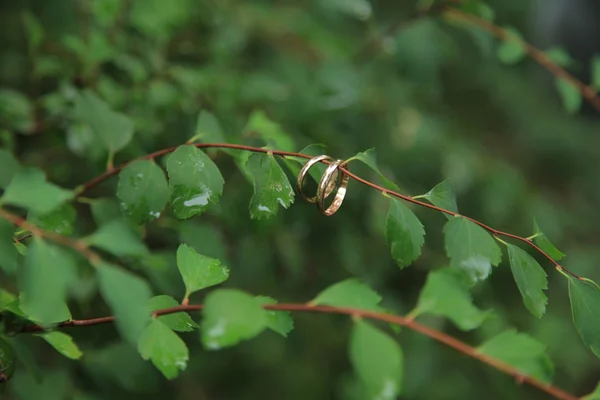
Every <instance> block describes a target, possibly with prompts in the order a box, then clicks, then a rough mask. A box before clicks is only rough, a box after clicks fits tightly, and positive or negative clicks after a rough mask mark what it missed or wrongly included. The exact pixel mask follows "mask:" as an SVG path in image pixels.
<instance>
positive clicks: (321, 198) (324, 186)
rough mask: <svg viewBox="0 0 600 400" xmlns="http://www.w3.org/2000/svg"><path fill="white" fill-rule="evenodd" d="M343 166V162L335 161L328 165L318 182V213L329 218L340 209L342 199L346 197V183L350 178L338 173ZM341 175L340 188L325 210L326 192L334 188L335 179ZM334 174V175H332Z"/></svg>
mask: <svg viewBox="0 0 600 400" xmlns="http://www.w3.org/2000/svg"><path fill="white" fill-rule="evenodd" d="M342 164H344V160H336V161H334V162H333V163H331V164H329V166H328V167H327V169H326V170H325V173H324V174H323V176H322V177H321V181H320V182H319V186H318V187H317V207H318V208H319V211H321V213H322V214H323V215H325V216H331V215H333V214H335V213H336V212H337V210H339V209H340V207H341V205H342V202H343V201H344V197H345V196H346V190H347V188H348V181H349V180H350V177H349V176H348V175H346V174H344V173H343V172H341V171H339V168H340V166H341V165H342ZM340 173H341V174H342V179H341V181H340V187H339V188H338V190H337V193H336V194H335V198H334V199H333V202H332V203H331V205H330V206H329V207H327V209H325V198H326V197H327V193H326V191H327V190H328V189H329V188H330V187H331V186H333V187H335V185H336V182H337V178H338V176H339V174H340ZM334 174H335V175H334Z"/></svg>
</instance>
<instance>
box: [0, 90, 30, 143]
mask: <svg viewBox="0 0 600 400" xmlns="http://www.w3.org/2000/svg"><path fill="white" fill-rule="evenodd" d="M33 116H34V114H33V104H32V102H31V100H29V98H28V97H27V96H26V95H24V94H23V93H21V92H17V91H15V90H9V89H0V122H2V125H3V126H4V127H7V128H9V129H11V130H16V131H18V132H22V133H30V132H31V131H32V130H33V128H34V126H35V121H34V118H33Z"/></svg>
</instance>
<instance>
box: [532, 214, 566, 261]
mask: <svg viewBox="0 0 600 400" xmlns="http://www.w3.org/2000/svg"><path fill="white" fill-rule="evenodd" d="M533 230H534V231H535V233H534V238H533V242H534V243H535V244H536V245H538V247H539V248H540V249H542V250H543V251H544V252H546V253H547V254H548V255H549V256H550V257H552V259H553V260H555V261H559V260H560V259H562V258H563V257H564V256H565V254H564V253H563V252H562V251H560V250H558V249H557V248H556V246H554V244H552V242H551V241H550V240H549V239H548V237H547V236H546V234H544V232H542V230H541V229H540V227H539V226H538V223H537V221H536V220H535V219H534V220H533Z"/></svg>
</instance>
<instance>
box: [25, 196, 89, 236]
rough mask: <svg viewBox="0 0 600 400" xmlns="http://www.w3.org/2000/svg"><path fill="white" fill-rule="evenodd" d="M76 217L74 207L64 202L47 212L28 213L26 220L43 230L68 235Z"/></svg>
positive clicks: (71, 231) (71, 230)
mask: <svg viewBox="0 0 600 400" xmlns="http://www.w3.org/2000/svg"><path fill="white" fill-rule="evenodd" d="M76 217H77V212H76V211H75V207H73V206H72V205H71V204H68V203H65V204H63V205H61V206H59V207H58V208H55V209H54V210H52V211H50V212H49V213H47V214H43V215H38V214H30V215H28V216H27V220H28V221H29V222H31V223H32V224H34V225H35V226H37V227H38V228H41V229H43V230H45V231H50V232H54V233H58V234H60V235H70V234H71V233H73V223H74V222H75V218H76Z"/></svg>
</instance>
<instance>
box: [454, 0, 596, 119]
mask: <svg viewBox="0 0 600 400" xmlns="http://www.w3.org/2000/svg"><path fill="white" fill-rule="evenodd" d="M443 15H444V16H445V17H447V18H448V19H451V20H454V21H458V22H461V23H464V24H467V25H472V26H475V27H477V28H479V29H482V30H484V31H487V32H489V33H491V34H492V35H493V36H495V37H496V38H498V39H500V40H507V39H509V38H510V40H516V41H518V42H519V43H520V44H521V45H522V46H523V48H524V49H525V52H526V54H527V56H528V57H529V58H531V59H532V60H533V61H535V62H536V63H538V64H539V65H541V66H542V67H543V68H545V69H546V70H547V71H548V72H550V73H551V74H552V75H554V76H555V77H557V78H561V79H564V80H565V81H567V82H569V83H571V84H572V85H573V86H575V87H576V88H577V90H578V91H579V93H581V95H582V96H583V98H584V99H586V100H587V102H588V103H590V104H591V105H592V106H593V107H594V108H595V109H596V110H597V111H599V112H600V98H599V97H598V95H597V94H596V91H595V90H594V89H592V88H591V87H590V86H589V85H586V84H585V83H583V82H582V81H580V80H579V79H577V78H575V77H574V76H573V75H571V74H570V73H568V72H567V71H565V69H563V68H562V67H561V66H559V65H558V64H556V63H555V62H554V61H552V60H551V59H550V57H548V56H547V55H546V53H544V52H543V51H542V50H540V49H538V48H537V47H535V46H533V45H532V44H531V43H529V42H527V41H525V40H523V39H521V38H519V37H516V36H515V35H511V34H510V33H509V32H507V31H506V30H505V29H502V28H501V27H499V26H497V25H494V24H493V23H491V22H489V21H487V20H485V19H483V18H479V17H477V16H475V15H472V14H468V13H466V12H464V11H461V10H458V9H456V8H453V7H449V6H445V11H444V12H443Z"/></svg>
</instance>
